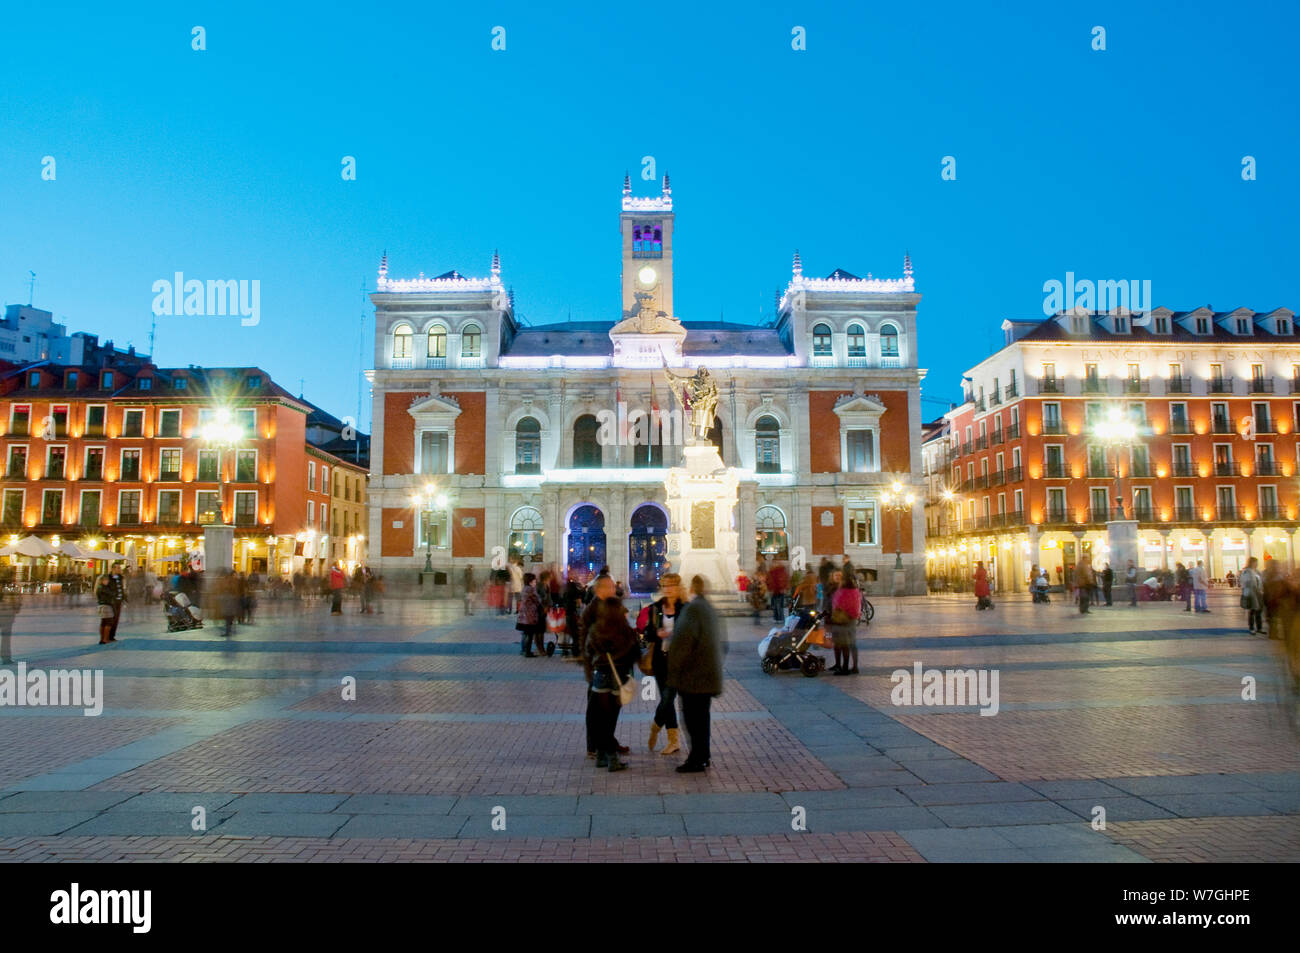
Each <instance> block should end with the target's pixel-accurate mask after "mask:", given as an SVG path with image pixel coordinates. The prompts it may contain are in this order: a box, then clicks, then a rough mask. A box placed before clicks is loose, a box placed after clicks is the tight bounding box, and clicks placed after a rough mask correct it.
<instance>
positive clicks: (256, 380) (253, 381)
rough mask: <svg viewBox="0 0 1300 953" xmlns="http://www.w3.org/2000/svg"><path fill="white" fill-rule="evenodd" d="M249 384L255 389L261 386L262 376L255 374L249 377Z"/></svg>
mask: <svg viewBox="0 0 1300 953" xmlns="http://www.w3.org/2000/svg"><path fill="white" fill-rule="evenodd" d="M248 386H249V387H251V388H254V389H257V388H260V387H261V386H262V378H261V377H260V376H259V375H257V374H254V375H253V376H252V377H250V378H249V379H248Z"/></svg>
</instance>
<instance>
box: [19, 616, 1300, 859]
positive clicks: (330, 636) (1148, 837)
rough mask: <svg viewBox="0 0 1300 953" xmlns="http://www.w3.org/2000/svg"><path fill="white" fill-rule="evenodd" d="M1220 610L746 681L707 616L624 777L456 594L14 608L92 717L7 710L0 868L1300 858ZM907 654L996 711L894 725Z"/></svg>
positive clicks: (896, 640)
mask: <svg viewBox="0 0 1300 953" xmlns="http://www.w3.org/2000/svg"><path fill="white" fill-rule="evenodd" d="M1215 596H1216V603H1215V606H1214V607H1215V608H1216V610H1221V611H1216V612H1215V613H1213V614H1211V615H1208V616H1199V617H1198V616H1187V615H1184V614H1182V613H1181V612H1179V611H1177V609H1176V607H1168V608H1166V607H1161V606H1158V605H1144V606H1142V607H1140V609H1137V610H1130V609H1128V608H1127V607H1115V608H1113V609H1109V610H1105V611H1098V612H1097V613H1096V618H1092V617H1090V618H1086V619H1081V618H1080V617H1079V616H1078V615H1077V613H1074V612H1070V611H1065V610H1063V608H1062V607H1061V606H1059V605H1051V606H1035V605H1031V604H1030V603H1029V602H1028V601H1027V600H1024V601H1017V600H1016V599H1015V598H1014V597H1009V598H1005V599H1003V600H1002V601H1001V602H1000V603H999V606H998V612H997V614H996V616H994V615H993V614H991V613H990V614H985V613H980V614H976V613H975V612H974V611H973V606H972V604H971V602H970V601H969V600H966V599H963V598H958V597H929V598H920V597H908V598H906V599H900V600H897V601H895V600H891V599H888V598H881V599H879V600H878V604H877V614H876V618H875V620H874V621H873V623H872V625H871V626H870V627H865V628H862V629H860V630H859V650H860V654H861V671H862V674H860V675H858V676H856V677H846V678H836V677H830V676H827V675H822V676H821V677H817V678H805V677H803V676H801V675H800V674H798V673H778V674H776V675H770V676H769V675H766V674H763V673H762V672H761V671H760V669H759V665H758V657H757V653H756V651H755V647H756V645H757V642H758V640H759V638H760V637H761V636H762V635H764V634H766V631H767V627H768V623H767V621H766V620H764V622H763V623H762V624H760V625H754V624H753V623H752V621H751V620H750V619H749V618H747V617H731V618H728V619H727V629H728V653H727V656H726V663H725V665H726V675H727V681H726V690H725V692H724V694H723V695H722V696H721V697H720V698H719V699H718V700H717V702H716V704H715V705H714V708H713V712H714V718H713V765H712V767H711V768H710V770H709V771H708V772H707V773H705V774H697V775H682V774H678V773H677V772H676V771H675V770H673V769H674V768H675V767H676V765H677V764H678V763H680V762H679V758H672V757H663V756H661V755H660V754H658V753H654V754H651V753H650V752H648V751H647V750H646V737H647V731H648V727H649V722H650V716H651V713H652V710H653V702H652V701H650V700H645V699H642V698H638V699H637V700H636V701H634V702H633V703H632V704H631V705H629V706H628V707H627V708H626V709H625V710H624V711H623V713H622V714H621V717H620V719H619V726H618V735H619V738H620V740H622V741H623V742H624V743H625V744H627V745H629V747H630V748H631V753H630V754H629V755H628V756H627V759H628V760H629V761H630V764H631V767H630V769H629V770H627V771H623V772H620V773H610V772H608V771H605V770H602V769H598V768H596V767H595V764H594V762H593V761H591V760H589V759H588V758H587V757H586V753H585V729H584V710H585V683H584V681H583V679H582V675H581V670H580V667H579V666H577V665H575V664H574V663H572V662H569V661H565V660H563V659H560V658H558V657H556V658H550V659H547V658H541V659H525V658H522V657H520V656H519V654H518V642H517V640H516V633H515V631H514V629H513V620H512V619H508V618H502V617H497V616H490V615H482V614H480V615H476V616H474V617H472V618H465V617H464V616H463V615H462V614H461V608H460V605H459V603H455V604H453V603H445V602H432V601H415V600H411V601H400V600H390V603H389V605H388V607H387V612H386V613H385V615H384V616H383V617H361V616H358V615H356V614H355V613H352V614H348V615H344V616H343V617H333V618H331V617H329V616H328V615H327V614H325V613H324V611H322V607H319V606H317V607H313V608H311V609H309V610H304V611H289V609H288V608H287V607H283V608H282V607H274V606H271V607H267V610H266V611H264V612H262V613H260V615H259V617H258V620H257V622H256V624H255V625H250V626H240V627H238V629H237V631H236V633H235V637H234V638H233V639H230V640H226V639H223V638H221V637H220V636H219V635H218V634H217V632H216V631H215V630H214V629H211V628H209V629H203V630H197V631H193V632H186V633H174V634H170V635H168V634H164V633H162V632H160V631H159V630H160V628H162V627H161V626H160V625H159V624H158V620H157V619H156V618H153V617H152V616H151V615H143V614H142V615H138V616H136V617H134V618H128V619H127V620H126V621H125V622H124V623H123V625H122V628H121V632H120V641H119V643H117V644H116V645H112V646H107V647H100V646H98V645H95V644H93V642H94V639H93V638H92V637H90V636H86V635H84V633H86V632H91V631H93V628H94V620H93V617H92V615H91V613H90V611H89V608H88V607H87V608H86V609H83V610H76V609H73V610H65V611H62V612H55V611H44V610H39V609H38V610H33V611H30V612H27V613H24V614H23V615H22V616H20V618H19V621H18V624H17V627H16V631H15V634H14V640H13V644H14V655H15V658H16V659H17V660H19V661H23V662H25V663H26V664H27V666H28V667H29V668H35V667H48V668H54V667H76V668H92V669H100V670H102V671H103V673H104V686H105V688H104V691H105V698H104V710H103V713H102V714H101V715H99V716H97V717H87V716H85V715H83V714H81V712H80V711H79V710H77V711H71V710H68V709H58V708H22V709H19V708H4V709H3V710H0V718H3V725H4V728H5V741H6V755H7V756H6V758H5V759H4V761H3V763H0V859H4V860H9V861H33V860H44V861H51V860H85V861H110V860H111V861H134V860H141V861H144V860H166V861H212V860H224V861H244V860H258V861H266V860H283V861H302V860H320V861H326V860H339V859H349V860H370V861H374V860H391V861H414V860H425V861H450V862H479V861H489V862H494V861H495V862H501V861H517V860H526V861H532V862H544V861H577V862H611V861H631V860H648V861H663V862H672V861H688V862H693V861H703V862H737V861H740V862H746V861H748V862H771V861H782V860H785V861H790V860H819V861H831V862H839V861H872V862H902V861H911V862H918V861H920V862H924V861H929V862H963V861H964V862H982V861H988V862H1052V861H1067V862H1089V863H1092V862H1097V863H1111V862H1149V861H1157V862H1163V861H1187V862H1204V861H1215V860H1224V861H1284V862H1285V861H1291V862H1294V861H1297V860H1300V840H1297V835H1296V832H1297V831H1298V830H1300V816H1298V815H1300V739H1298V738H1297V737H1296V735H1295V734H1294V732H1293V731H1292V730H1291V729H1290V727H1289V726H1288V725H1287V723H1286V720H1285V719H1284V718H1283V717H1280V710H1279V707H1278V705H1277V703H1276V701H1275V698H1276V689H1277V687H1278V679H1279V671H1280V670H1279V668H1278V661H1277V658H1276V655H1275V645H1274V644H1272V643H1269V642H1268V641H1267V640H1266V639H1261V638H1257V637H1249V636H1247V635H1246V634H1244V633H1243V631H1242V630H1241V627H1239V626H1237V625H1236V623H1237V622H1239V621H1240V620H1239V619H1237V617H1236V614H1235V613H1234V612H1233V611H1232V607H1231V606H1230V605H1229V604H1228V599H1229V598H1230V597H1229V596H1228V595H1227V594H1218V593H1216V594H1215ZM918 662H919V663H921V664H922V666H923V667H924V668H938V669H948V668H962V669H975V670H990V671H992V670H996V671H997V672H998V675H999V697H998V711H997V713H996V714H995V715H992V716H986V715H981V714H980V711H979V708H978V706H977V705H975V704H964V705H963V704H951V705H950V704H939V705H927V706H920V707H916V706H910V705H907V706H896V705H895V704H894V703H893V700H892V698H891V692H892V690H893V688H894V683H893V681H892V680H891V675H892V674H893V673H894V671H895V670H897V669H903V670H906V671H909V672H910V671H911V670H912V667H913V665H914V664H916V663H918ZM1243 675H1251V676H1253V677H1254V678H1255V679H1257V681H1258V685H1259V697H1258V698H1257V699H1256V700H1253V701H1251V700H1244V699H1243V698H1242V691H1241V685H1242V677H1243ZM349 679H354V680H355V695H354V696H351V695H349V696H346V697H345V688H346V687H347V684H350V682H349V681H348V680H349ZM660 746H661V747H662V742H661V744H660ZM199 807H201V808H203V813H204V815H205V819H206V823H205V826H204V827H203V829H198V830H196V829H194V827H193V826H192V825H191V818H192V816H193V815H192V812H193V811H194V809H195V808H199ZM1099 808H1100V809H1103V810H1104V812H1105V814H1106V817H1107V824H1106V826H1105V828H1104V829H1097V828H1095V827H1094V826H1093V818H1094V816H1095V815H1096V812H1097V809H1099Z"/></svg>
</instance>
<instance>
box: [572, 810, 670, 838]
mask: <svg viewBox="0 0 1300 953" xmlns="http://www.w3.org/2000/svg"><path fill="white" fill-rule="evenodd" d="M685 833H686V825H685V823H684V822H683V819H682V815H680V814H596V815H594V816H593V817H592V818H591V836H592V837H672V836H677V835H683V834H685Z"/></svg>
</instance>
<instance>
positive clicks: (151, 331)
mask: <svg viewBox="0 0 1300 953" xmlns="http://www.w3.org/2000/svg"><path fill="white" fill-rule="evenodd" d="M157 330H158V315H156V314H155V315H154V316H153V319H152V320H151V321H150V322H149V356H150V357H153V354H154V350H153V338H154V334H155V333H156V332H157Z"/></svg>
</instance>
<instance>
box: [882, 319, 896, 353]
mask: <svg viewBox="0 0 1300 953" xmlns="http://www.w3.org/2000/svg"><path fill="white" fill-rule="evenodd" d="M880 356H881V357H882V358H885V357H892V358H895V359H897V358H898V328H896V327H894V326H893V325H892V324H884V325H881V327H880Z"/></svg>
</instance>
